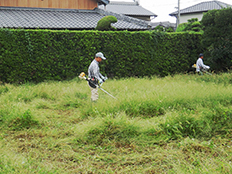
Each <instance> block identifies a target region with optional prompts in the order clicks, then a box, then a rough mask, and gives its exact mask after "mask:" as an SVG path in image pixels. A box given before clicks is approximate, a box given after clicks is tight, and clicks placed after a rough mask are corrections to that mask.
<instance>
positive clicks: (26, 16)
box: [0, 7, 149, 30]
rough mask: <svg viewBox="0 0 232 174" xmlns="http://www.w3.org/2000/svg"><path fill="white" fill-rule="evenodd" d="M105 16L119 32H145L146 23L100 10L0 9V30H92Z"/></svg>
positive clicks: (147, 27)
mask: <svg viewBox="0 0 232 174" xmlns="http://www.w3.org/2000/svg"><path fill="white" fill-rule="evenodd" d="M107 15H113V16H115V17H116V18H117V19H118V22H117V23H115V24H112V26H114V27H115V28H117V29H119V30H147V29H149V25H148V23H147V22H145V21H143V20H139V19H135V18H131V17H128V16H125V15H121V14H115V13H112V12H106V11H104V10H101V9H98V8H96V9H94V10H73V9H44V8H43V9H42V8H20V7H0V28H25V29H34V28H42V29H81V30H84V29H94V28H96V26H97V23H98V21H99V20H100V19H101V18H103V17H104V16H107Z"/></svg>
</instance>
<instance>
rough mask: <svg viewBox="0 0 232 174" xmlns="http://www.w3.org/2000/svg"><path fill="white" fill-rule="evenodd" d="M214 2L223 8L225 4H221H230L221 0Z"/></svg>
mask: <svg viewBox="0 0 232 174" xmlns="http://www.w3.org/2000/svg"><path fill="white" fill-rule="evenodd" d="M214 2H215V3H216V4H217V5H219V6H220V7H221V8H223V6H222V5H221V4H224V5H230V4H227V3H224V2H220V1H217V0H214Z"/></svg>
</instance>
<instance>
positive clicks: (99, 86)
mask: <svg viewBox="0 0 232 174" xmlns="http://www.w3.org/2000/svg"><path fill="white" fill-rule="evenodd" d="M79 78H80V79H85V80H86V81H88V82H89V83H91V84H92V85H94V86H96V88H99V89H100V90H102V91H103V92H104V93H106V94H108V95H109V96H110V97H112V98H114V99H116V100H117V98H116V97H114V96H113V95H111V94H110V93H108V92H107V91H106V90H104V89H102V88H101V85H102V84H101V85H98V84H94V83H93V81H91V80H90V79H89V78H86V76H85V73H84V72H82V73H81V74H80V75H79Z"/></svg>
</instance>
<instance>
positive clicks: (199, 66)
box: [196, 53, 210, 75]
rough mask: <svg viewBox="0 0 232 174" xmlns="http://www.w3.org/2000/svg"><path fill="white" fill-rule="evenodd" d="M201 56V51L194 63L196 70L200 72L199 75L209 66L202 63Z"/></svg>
mask: <svg viewBox="0 0 232 174" xmlns="http://www.w3.org/2000/svg"><path fill="white" fill-rule="evenodd" d="M203 57H204V55H203V54H202V53H201V54H199V58H198V59H197V63H196V72H198V73H200V74H201V75H202V74H203V72H204V71H207V70H208V69H209V68H210V67H209V66H207V65H205V64H204V63H203V60H202V59H203Z"/></svg>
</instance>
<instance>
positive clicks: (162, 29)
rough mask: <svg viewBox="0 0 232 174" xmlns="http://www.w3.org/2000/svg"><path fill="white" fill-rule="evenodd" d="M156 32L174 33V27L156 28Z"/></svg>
mask: <svg viewBox="0 0 232 174" xmlns="http://www.w3.org/2000/svg"><path fill="white" fill-rule="evenodd" d="M154 31H158V32H174V30H173V28H172V27H167V28H166V27H163V26H160V25H158V26H156V27H155V29H154Z"/></svg>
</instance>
